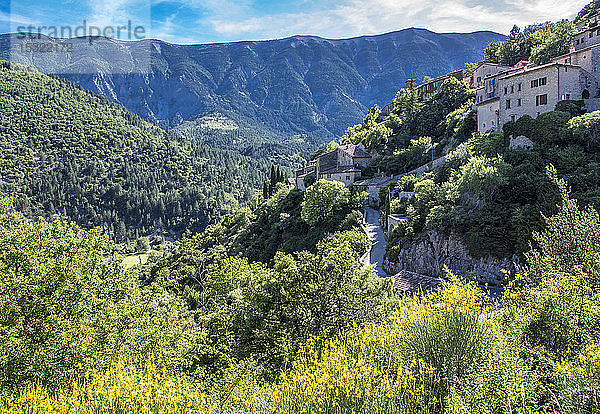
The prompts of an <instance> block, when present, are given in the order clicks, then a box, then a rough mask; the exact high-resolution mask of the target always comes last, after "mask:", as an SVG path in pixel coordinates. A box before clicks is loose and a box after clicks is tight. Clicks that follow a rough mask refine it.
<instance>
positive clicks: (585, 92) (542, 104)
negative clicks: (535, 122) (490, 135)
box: [475, 16, 600, 133]
mask: <svg viewBox="0 0 600 414" xmlns="http://www.w3.org/2000/svg"><path fill="white" fill-rule="evenodd" d="M598 17H599V16H593V17H592V18H590V19H588V20H587V21H586V22H583V23H580V24H578V25H577V27H576V28H577V33H576V34H575V35H574V36H573V46H572V47H571V50H570V51H569V53H566V54H564V55H562V56H558V57H555V58H553V59H552V60H551V61H550V62H549V63H547V64H544V65H535V64H532V63H529V62H524V61H522V62H519V63H518V64H517V65H515V66H513V67H500V66H499V65H497V66H496V67H495V68H494V69H495V70H492V71H489V68H490V67H491V66H490V65H493V64H491V63H487V64H484V65H483V66H480V67H478V68H477V70H476V71H475V76H479V78H481V82H480V83H477V86H476V107H477V130H478V131H479V132H480V133H484V132H488V131H491V132H496V133H499V132H501V131H502V127H503V126H504V124H505V123H507V122H509V121H516V120H517V119H519V118H520V117H522V116H524V115H529V116H531V117H532V118H535V117H537V116H538V115H540V114H542V113H544V112H549V111H552V110H554V107H555V106H556V104H557V103H558V102H560V101H564V100H583V102H584V105H585V109H586V110H587V111H588V112H591V111H596V110H599V109H600V26H599V25H598ZM480 68H484V69H485V68H488V72H487V73H483V74H479V75H477V71H478V70H480Z"/></svg>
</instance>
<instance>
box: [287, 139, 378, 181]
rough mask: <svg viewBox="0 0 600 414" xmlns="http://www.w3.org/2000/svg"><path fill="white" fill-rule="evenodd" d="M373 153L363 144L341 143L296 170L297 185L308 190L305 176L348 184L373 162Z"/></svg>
mask: <svg viewBox="0 0 600 414" xmlns="http://www.w3.org/2000/svg"><path fill="white" fill-rule="evenodd" d="M371 158H372V155H371V154H369V153H368V152H367V150H366V149H365V147H364V145H363V144H345V145H340V146H339V147H337V148H336V149H334V150H331V151H328V152H326V153H325V154H321V155H320V156H318V157H316V158H315V159H314V160H311V161H310V163H309V164H308V165H307V166H305V167H302V168H299V169H297V170H296V174H295V187H296V188H297V189H299V190H302V191H304V190H306V185H305V182H304V178H306V177H307V176H311V177H312V178H314V179H315V180H328V181H339V182H341V183H343V184H344V185H346V186H349V185H351V184H353V183H354V181H355V180H356V179H357V178H359V177H360V176H361V170H360V168H361V167H366V166H367V165H368V164H369V162H371Z"/></svg>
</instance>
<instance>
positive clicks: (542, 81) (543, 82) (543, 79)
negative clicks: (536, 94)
mask: <svg viewBox="0 0 600 414" xmlns="http://www.w3.org/2000/svg"><path fill="white" fill-rule="evenodd" d="M546 81H547V78H546V77H545V76H544V77H543V78H540V86H544V85H545V84H546Z"/></svg>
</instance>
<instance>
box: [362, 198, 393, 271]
mask: <svg viewBox="0 0 600 414" xmlns="http://www.w3.org/2000/svg"><path fill="white" fill-rule="evenodd" d="M365 214H366V217H365V221H366V224H365V232H366V233H367V236H368V237H369V240H371V244H372V247H371V250H370V251H369V252H368V253H367V254H365V255H364V256H363V263H364V264H365V265H374V266H375V272H376V273H377V274H378V275H379V276H380V277H385V276H388V275H387V274H386V273H385V272H384V271H383V268H382V267H381V266H382V264H383V256H384V255H385V236H384V234H383V230H382V228H381V226H380V225H379V211H377V210H374V209H372V208H371V207H365Z"/></svg>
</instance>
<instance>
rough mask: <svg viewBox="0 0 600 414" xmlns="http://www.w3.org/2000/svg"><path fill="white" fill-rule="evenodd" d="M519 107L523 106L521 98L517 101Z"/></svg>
mask: <svg viewBox="0 0 600 414" xmlns="http://www.w3.org/2000/svg"><path fill="white" fill-rule="evenodd" d="M517 106H521V98H519V99H517Z"/></svg>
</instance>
